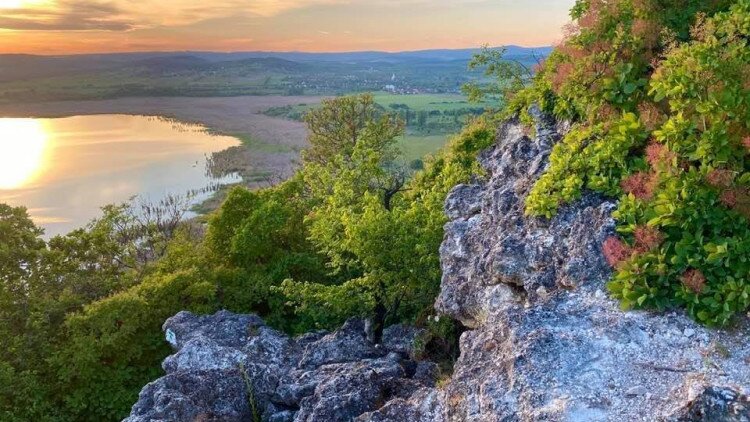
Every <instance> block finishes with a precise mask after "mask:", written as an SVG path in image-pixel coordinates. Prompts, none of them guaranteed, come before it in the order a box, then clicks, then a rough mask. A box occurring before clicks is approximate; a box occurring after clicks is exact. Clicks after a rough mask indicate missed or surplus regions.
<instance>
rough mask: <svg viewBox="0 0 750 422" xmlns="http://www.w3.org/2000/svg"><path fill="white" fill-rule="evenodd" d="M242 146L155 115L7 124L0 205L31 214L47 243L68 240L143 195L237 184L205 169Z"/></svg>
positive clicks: (1, 142) (1, 146)
mask: <svg viewBox="0 0 750 422" xmlns="http://www.w3.org/2000/svg"><path fill="white" fill-rule="evenodd" d="M239 143H240V142H239V140H237V139H236V138H232V137H228V136H217V135H213V134H210V133H208V132H207V131H206V130H205V128H204V127H202V126H198V125H192V124H184V123H178V122H173V121H169V120H166V119H162V118H157V117H148V116H129V115H98V116H76V117H67V118H59V119H16V118H0V202H4V203H7V204H10V205H14V206H19V205H23V206H25V207H27V208H28V209H29V214H31V216H32V218H33V219H34V221H35V222H36V223H37V225H39V226H41V227H43V228H44V229H45V232H46V233H45V235H46V237H49V236H54V235H57V234H64V233H68V232H69V231H71V230H73V229H76V228H79V227H82V226H84V225H85V224H86V223H88V222H89V221H90V220H91V219H93V218H95V217H97V216H99V215H100V212H99V210H100V207H102V206H104V205H107V204H112V203H122V202H126V201H128V200H129V199H130V198H132V197H133V196H136V195H137V196H139V197H140V198H142V199H143V200H144V201H159V200H160V199H163V198H164V197H165V196H167V195H169V194H175V195H185V194H187V193H188V192H189V191H193V190H204V191H205V190H206V189H207V188H210V187H211V186H215V185H216V184H219V183H229V182H237V181H238V180H237V178H236V177H227V178H224V179H216V178H213V177H212V176H210V175H209V174H208V173H209V172H208V171H207V167H206V163H207V159H208V157H210V156H211V154H212V153H214V152H218V151H222V150H224V149H227V148H229V147H232V146H236V145H239ZM204 196H205V195H204Z"/></svg>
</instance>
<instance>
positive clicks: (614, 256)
mask: <svg viewBox="0 0 750 422" xmlns="http://www.w3.org/2000/svg"><path fill="white" fill-rule="evenodd" d="M602 252H603V253H604V258H605V259H606V260H607V263H608V264H609V265H610V266H611V267H612V268H615V267H617V266H618V265H620V264H621V263H623V262H624V261H626V260H628V259H629V258H630V257H631V256H632V255H633V249H632V248H631V247H630V246H629V245H628V244H627V243H625V242H623V241H622V239H620V238H619V237H616V236H610V237H608V238H607V240H605V241H604V245H603V246H602Z"/></svg>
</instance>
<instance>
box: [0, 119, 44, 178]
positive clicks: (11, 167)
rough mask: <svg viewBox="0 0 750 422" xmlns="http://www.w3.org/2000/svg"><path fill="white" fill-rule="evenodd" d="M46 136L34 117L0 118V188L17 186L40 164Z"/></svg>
mask: <svg viewBox="0 0 750 422" xmlns="http://www.w3.org/2000/svg"><path fill="white" fill-rule="evenodd" d="M48 140H49V138H48V136H47V133H46V132H45V131H44V127H43V126H42V124H41V123H40V122H39V121H37V120H34V119H0V189H18V188H20V187H23V186H25V185H27V184H29V183H31V182H32V181H33V180H34V178H35V177H36V176H37V175H38V174H39V173H40V171H41V170H42V168H43V167H44V153H45V150H46V148H47V144H48Z"/></svg>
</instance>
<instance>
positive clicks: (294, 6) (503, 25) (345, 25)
mask: <svg viewBox="0 0 750 422" xmlns="http://www.w3.org/2000/svg"><path fill="white" fill-rule="evenodd" d="M573 3H574V0H534V1H526V0H203V1H195V0H103V1H100V0H0V53H35V54H65V53H91V52H121V51H156V50H159V51H177V50H212V51H251V50H252V51H257V50H265V51H356V50H384V51H403V50H418V49H428V48H465V47H477V46H480V45H483V44H491V45H503V44H518V45H524V46H540V45H549V44H552V43H554V42H555V41H557V40H559V38H560V33H561V30H560V28H561V27H562V26H563V25H564V24H565V22H566V21H567V19H568V14H567V13H568V9H569V8H570V7H571V6H572V5H573Z"/></svg>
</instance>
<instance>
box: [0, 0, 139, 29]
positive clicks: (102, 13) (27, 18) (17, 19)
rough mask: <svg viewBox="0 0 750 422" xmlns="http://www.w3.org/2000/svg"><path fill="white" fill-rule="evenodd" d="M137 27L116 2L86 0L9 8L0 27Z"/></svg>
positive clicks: (66, 0)
mask: <svg viewBox="0 0 750 422" xmlns="http://www.w3.org/2000/svg"><path fill="white" fill-rule="evenodd" d="M134 27H135V24H134V21H132V20H129V19H128V18H127V17H126V15H125V14H124V13H123V12H122V11H121V10H120V9H119V8H118V7H117V6H115V5H114V4H112V3H104V2H92V1H86V0H60V1H57V2H56V3H54V5H51V4H44V5H39V6H31V7H28V8H22V9H8V10H3V11H2V15H0V29H11V30H19V31H24V30H26V31H29V30H33V31H92V30H96V31H127V30H130V29H133V28H134Z"/></svg>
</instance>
